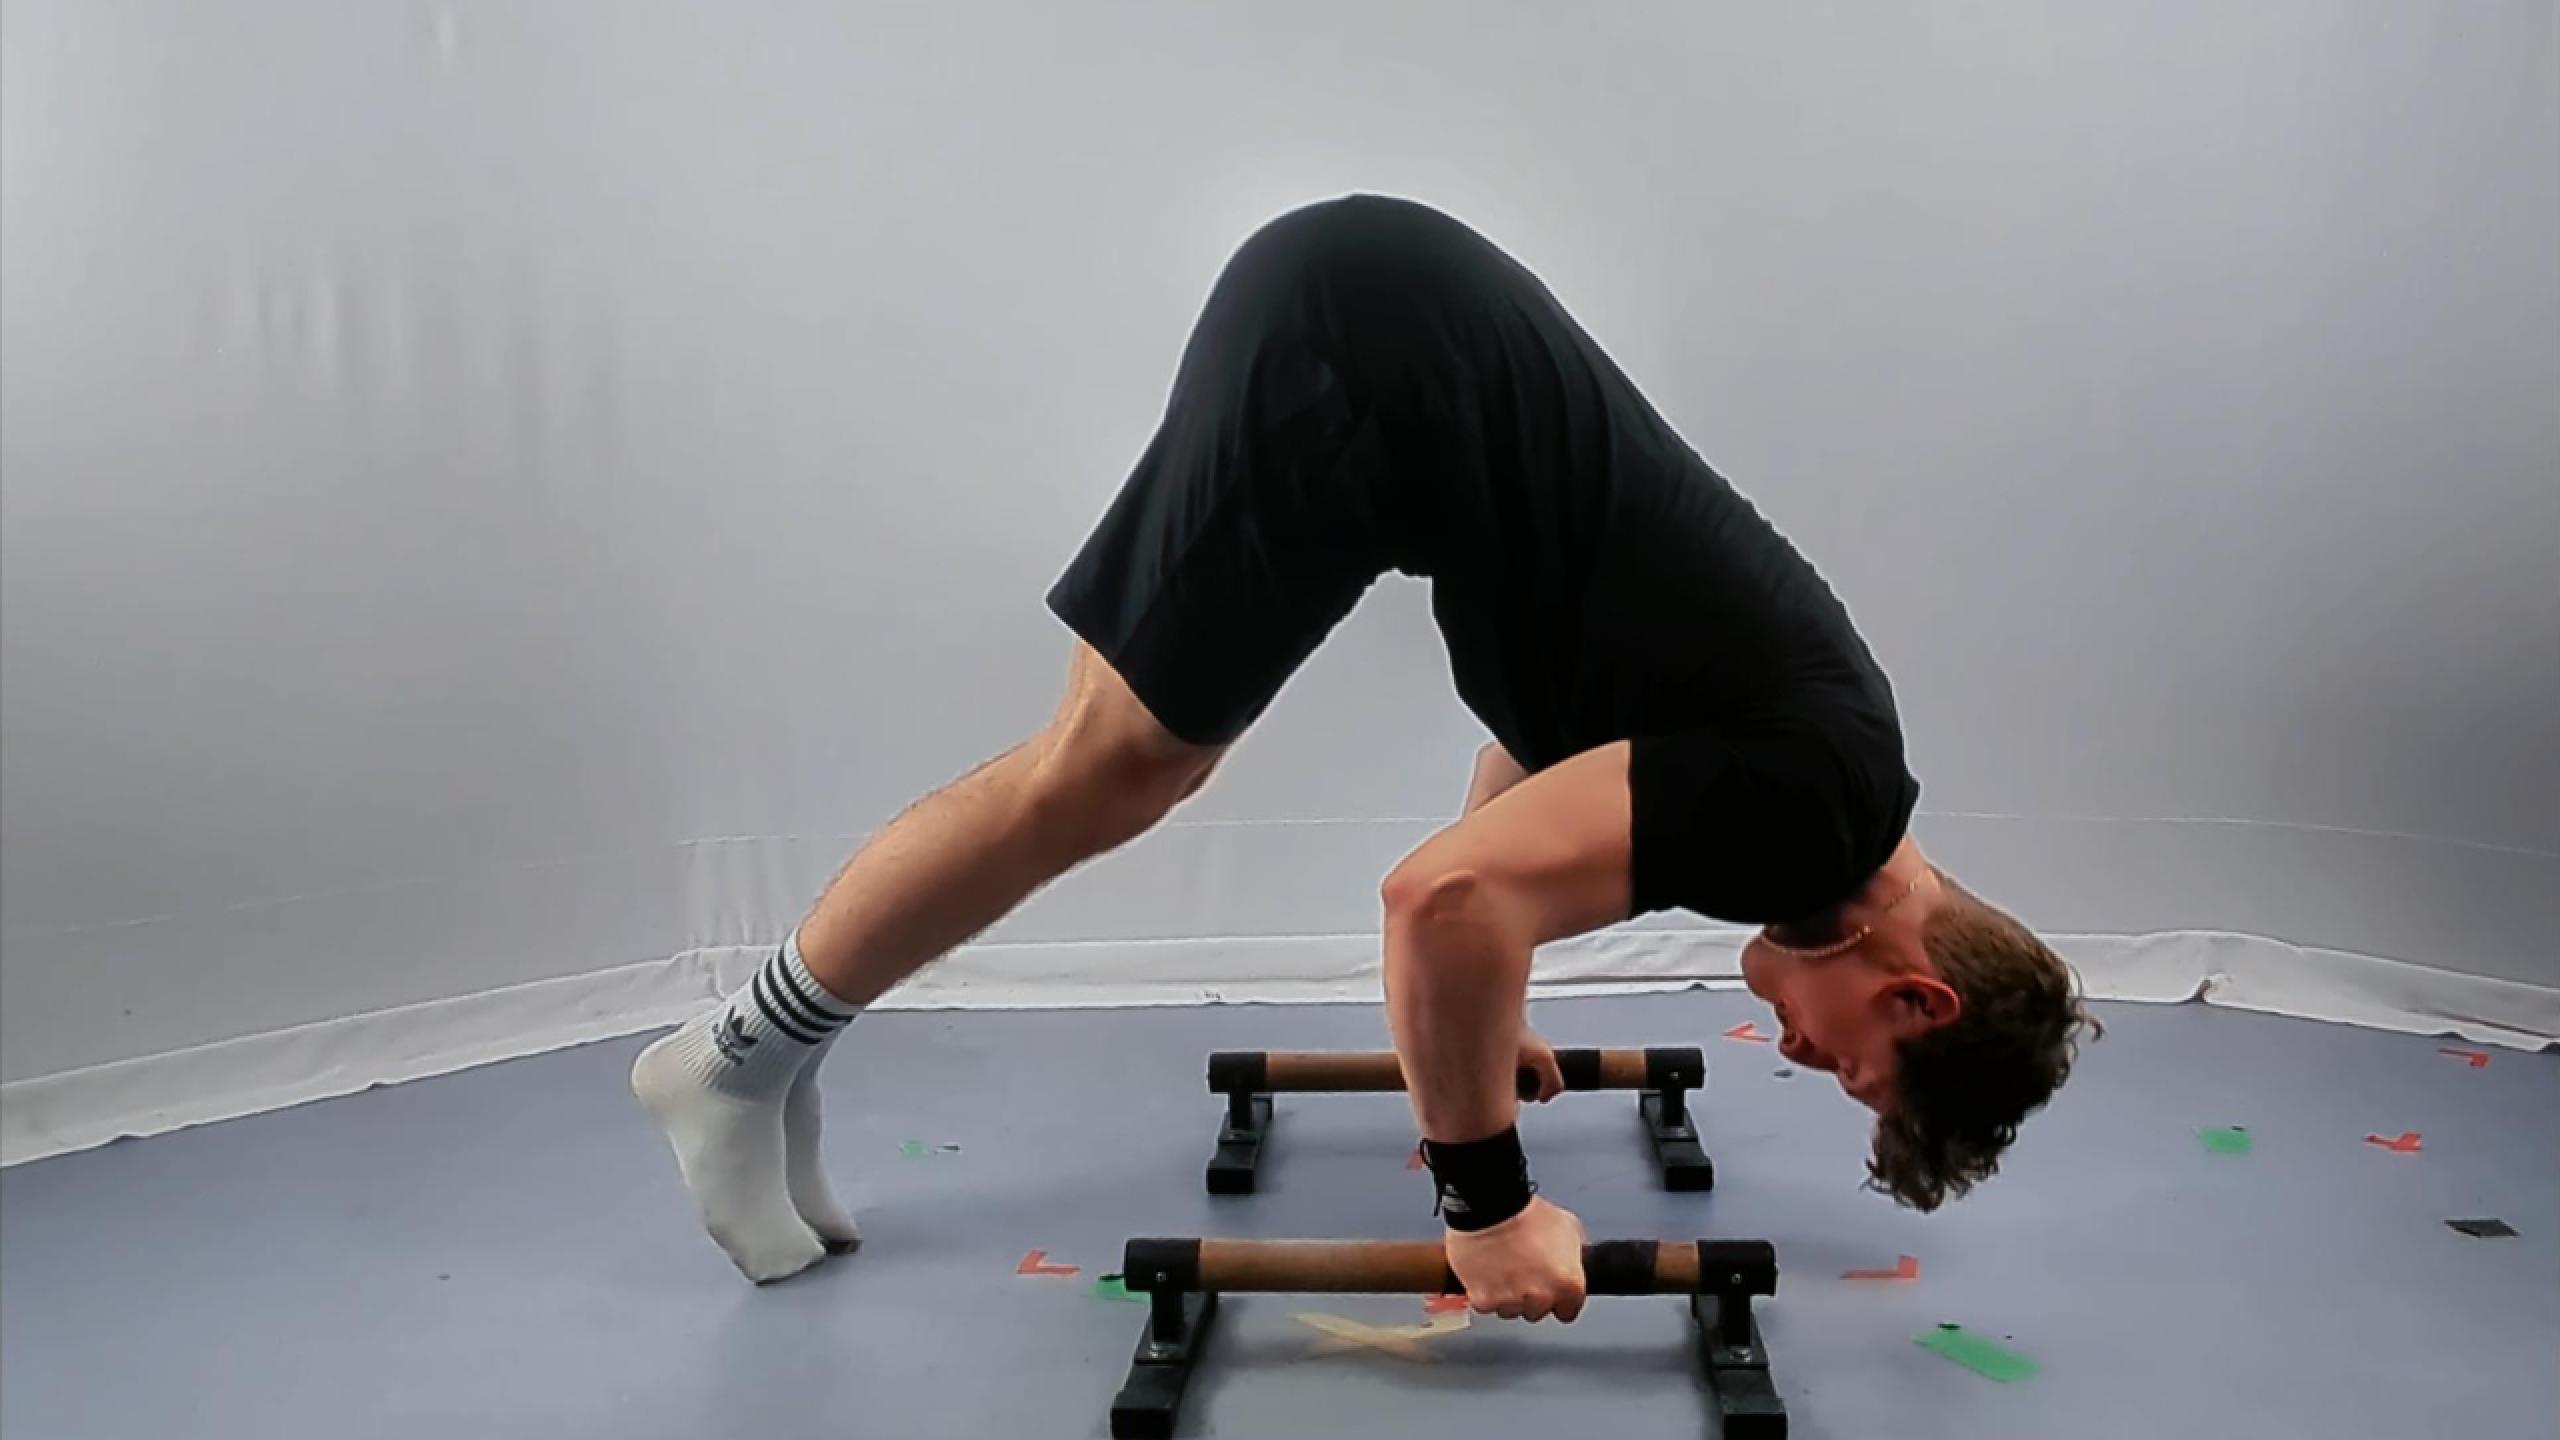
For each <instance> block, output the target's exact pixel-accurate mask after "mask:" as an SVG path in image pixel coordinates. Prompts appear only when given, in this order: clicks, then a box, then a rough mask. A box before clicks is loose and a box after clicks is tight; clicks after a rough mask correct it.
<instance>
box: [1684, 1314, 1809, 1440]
mask: <svg viewBox="0 0 2560 1440" xmlns="http://www.w3.org/2000/svg"><path fill="white" fill-rule="evenodd" d="M1727 1307H1731V1308H1730V1309H1729V1310H1728V1308H1727ZM1689 1314H1690V1316H1691V1317H1692V1318H1694V1319H1695V1320H1696V1321H1697V1322H1698V1363H1699V1365H1700V1367H1701V1368H1703V1369H1704V1370H1705V1372H1706V1380H1707V1393H1708V1395H1709V1397H1710V1402H1711V1403H1712V1404H1713V1405H1714V1407H1715V1410H1716V1413H1717V1414H1719V1415H1721V1416H1723V1417H1724V1427H1723V1429H1722V1430H1721V1431H1719V1432H1718V1433H1720V1434H1722V1435H1723V1436H1724V1440H1787V1406H1786V1402H1785V1401H1783V1400H1781V1399H1779V1398H1778V1387H1777V1386H1776V1385H1775V1384H1774V1383H1772V1382H1771V1381H1770V1379H1769V1350H1768V1347H1767V1346H1765V1345H1763V1344H1761V1343H1760V1322H1759V1320H1758V1319H1757V1318H1756V1317H1755V1316H1753V1315H1752V1313H1751V1301H1750V1300H1749V1299H1748V1298H1747V1297H1744V1296H1740V1295H1732V1294H1726V1295H1692V1296H1690V1297H1689ZM1728 1316H1731V1317H1732V1318H1734V1319H1736V1320H1738V1321H1739V1322H1740V1324H1739V1326H1738V1327H1736V1328H1738V1329H1739V1330H1740V1332H1741V1333H1740V1334H1739V1335H1738V1336H1735V1335H1728V1334H1727V1333H1726V1329H1727V1327H1726V1324H1725V1321H1726V1319H1727V1317H1728Z"/></svg>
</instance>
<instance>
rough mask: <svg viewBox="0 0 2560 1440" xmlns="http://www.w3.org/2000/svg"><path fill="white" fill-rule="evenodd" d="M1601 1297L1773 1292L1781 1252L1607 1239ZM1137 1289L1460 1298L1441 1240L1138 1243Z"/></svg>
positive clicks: (1588, 1257) (1596, 1287) (1594, 1261)
mask: <svg viewBox="0 0 2560 1440" xmlns="http://www.w3.org/2000/svg"><path fill="white" fill-rule="evenodd" d="M1582 1272H1583V1280H1584V1284H1585V1287H1586V1289H1587V1290H1588V1292H1589V1293H1591V1294H1593V1295H1690V1294H1696V1293H1699V1292H1700V1291H1702V1290H1711V1289H1721V1288H1727V1287H1730V1288H1734V1289H1740V1290H1744V1291H1747V1292H1749V1293H1752V1294H1760V1295H1766V1294H1771V1293H1773V1292H1774V1291H1775V1289H1776V1287H1777V1274H1778V1262H1777V1253H1776V1251H1775V1250H1773V1249H1772V1248H1771V1247H1770V1246H1769V1244H1768V1242H1766V1241H1762V1240H1724V1241H1717V1240H1694V1241H1693V1240H1604V1241H1601V1242H1599V1243H1597V1244H1592V1245H1586V1246H1584V1247H1583V1249H1582ZM1122 1273H1123V1274H1124V1275H1125V1276H1126V1277H1127V1284H1128V1286H1129V1288H1130V1289H1132V1290H1140V1291H1150V1292H1152V1291H1157V1290H1168V1291H1178V1292H1187V1291H1197V1290H1206V1291H1217V1292H1221V1293H1246V1294H1277V1295H1302V1294H1356V1295H1454V1294H1457V1293H1459V1285H1458V1280H1457V1277H1456V1276H1455V1275H1453V1274H1451V1273H1450V1270H1449V1260H1448V1254H1447V1252H1446V1251H1445V1250H1443V1249H1442V1248H1441V1245H1440V1242H1438V1241H1436V1240H1132V1241H1130V1242H1129V1247H1128V1251H1127V1254H1126V1256H1125V1258H1124V1260H1123V1262H1122Z"/></svg>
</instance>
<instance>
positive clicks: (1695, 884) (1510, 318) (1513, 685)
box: [1321, 197, 1919, 924]
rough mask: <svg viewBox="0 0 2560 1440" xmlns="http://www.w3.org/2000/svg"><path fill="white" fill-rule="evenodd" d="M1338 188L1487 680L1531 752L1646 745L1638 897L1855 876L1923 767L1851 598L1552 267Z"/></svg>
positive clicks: (1373, 349) (1384, 365) (1388, 418)
mask: <svg viewBox="0 0 2560 1440" xmlns="http://www.w3.org/2000/svg"><path fill="white" fill-rule="evenodd" d="M1333 208H1334V209H1335V210H1336V211H1337V213H1336V214H1335V215H1334V216H1333V217H1332V218H1331V220H1330V221H1329V224H1328V228H1327V239H1328V243H1327V244H1326V246H1325V248H1326V250H1327V251H1328V252H1329V255H1330V258H1329V259H1328V261H1327V262H1326V267H1325V270H1324V277H1325V278H1324V283H1323V286H1322V288H1323V290H1324V304H1323V305H1322V307H1321V308H1322V310H1323V311H1324V312H1325V315H1326V319H1327V323H1328V325H1329V328H1332V329H1333V330H1334V331H1335V335H1334V337H1332V338H1335V339H1337V340H1338V342H1339V344H1338V348H1335V354H1336V356H1337V357H1338V361H1339V363H1340V364H1341V365H1342V367H1343V368H1344V369H1345V371H1346V372H1348V373H1347V375H1346V378H1347V379H1350V380H1352V381H1353V382H1355V383H1356V384H1357V386H1358V387H1359V388H1360V389H1361V390H1362V391H1363V392H1364V393H1365V394H1367V395H1368V396H1370V397H1372V398H1373V399H1374V400H1375V402H1376V405H1377V413H1378V416H1379V419H1380V423H1381V426H1382V428H1383V430H1384V432H1385V435H1386V438H1387V444H1388V448H1389V450H1390V452H1391V455H1392V459H1393V463H1392V465H1391V466H1390V467H1389V469H1390V471H1391V473H1392V477H1393V478H1392V479H1391V480H1390V481H1388V482H1385V483H1389V484H1391V485H1392V486H1393V487H1394V489H1395V491H1396V492H1397V493H1396V494H1395V495H1393V496H1390V497H1383V498H1382V509H1384V510H1385V511H1387V512H1389V513H1390V514H1392V515H1393V516H1394V517H1395V523H1396V525H1397V526H1398V528H1399V529H1400V530H1401V532H1402V540H1401V544H1400V546H1399V548H1400V549H1401V550H1402V551H1403V553H1404V554H1405V555H1406V556H1407V557H1408V560H1407V562H1406V563H1404V564H1403V565H1402V568H1405V569H1408V570H1410V571H1412V572H1413V573H1417V574H1427V575H1428V576H1429V577H1430V578H1431V582H1432V591H1433V596H1432V608H1433V613H1434V615H1435V616H1436V618H1437V620H1438V623H1439V627H1440V631H1441V634H1442V636H1443V637H1444V638H1445V640H1446V642H1447V644H1448V648H1449V656H1450V661H1451V665H1452V669H1453V671H1454V674H1455V678H1456V683H1457V687H1458V692H1459V695H1460V696H1461V698H1462V699H1464V701H1465V702H1466V704H1467V705H1468V707H1469V708H1470V709H1471V710H1473V711H1474V712H1475V714H1476V715H1477V716H1478V717H1479V718H1481V719H1482V720H1483V721H1484V723H1485V725H1486V727H1487V728H1488V729H1490V730H1491V731H1492V732H1493V734H1494V736H1495V737H1496V738H1498V739H1499V740H1500V741H1501V742H1502V744H1503V746H1504V747H1505V748H1506V749H1508V750H1509V751H1510V752H1511V753H1512V755H1513V756H1515V757H1516V758H1518V759H1519V761H1520V762H1521V764H1522V765H1524V766H1526V767H1527V768H1528V769H1530V770H1531V771H1536V770H1540V769H1544V768H1546V767H1547V766H1550V765H1553V764H1555V763H1556V762H1558V761H1560V760H1563V759H1565V758H1566V757H1568V756H1571V755H1575V754H1578V753H1580V752H1582V751H1585V750H1588V749H1591V748H1593V747H1595V746H1599V745H1603V744H1607V743H1610V742H1612V741H1617V740H1628V741H1630V742H1632V743H1631V751H1632V759H1631V762H1630V776H1629V784H1630V787H1631V796H1630V798H1631V801H1632V805H1633V812H1634V834H1633V837H1632V839H1633V854H1634V861H1633V864H1634V898H1635V909H1636V911H1637V912H1638V913H1643V912H1647V911H1654V910H1663V909H1670V908H1674V907H1678V908H1683V909H1689V910H1694V911H1697V912H1699V913H1702V914H1705V915H1709V916H1713V917H1716V918H1719V919H1725V920H1732V921H1738V922H1744V923H1750V924H1767V923H1777V922H1783V921H1789V920H1801V919H1805V918H1807V917H1809V916H1812V915H1815V914H1818V913H1820V912H1822V911H1824V910H1827V909H1829V908H1831V907H1832V906H1835V905H1837V904H1839V903H1840V902H1841V901H1843V900H1844V899H1846V898H1848V897H1849V895H1851V894H1852V893H1853V892H1854V891H1855V890H1856V888H1857V887H1858V886H1859V885H1860V884H1861V883H1863V882H1864V881H1865V880H1866V879H1867V878H1868V877H1869V876H1871V875H1872V874H1873V873H1874V872H1875V871H1876V869H1877V868H1878V867H1879V866H1881V865H1882V864H1883V863H1884V860H1885V858H1886V856H1888V855H1889V854H1890V853H1891V852H1892V850H1893V848H1894V846H1895V845H1896V844H1897V843H1899V842H1900V840H1901V838H1902V835H1903V832H1904V828H1905V826H1906V825H1907V824H1908V823H1909V820H1910V817H1911V812H1912V808H1913V806H1914V805H1915V804H1916V803H1917V800H1918V798H1919V784H1918V782H1917V781H1916V780H1914V779H1913V778H1912V776H1911V774H1910V772H1909V770H1908V768H1907V767H1906V765H1905V763H1904V757H1903V744H1902V733H1901V726H1900V722H1899V720H1898V718H1897V716H1896V714H1895V708H1894V699H1893V692H1892V688H1891V686H1890V684H1889V683H1888V682H1887V680H1886V677H1885V674H1884V671H1883V670H1882V668H1881V667H1880V666H1878V665H1877V663H1876V661H1875V659H1874V657H1873V656H1872V655H1871V654H1870V653H1869V652H1868V649H1867V646H1866V644H1865V642H1864V641H1863V640H1861V639H1860V637H1859V635H1858V633H1857V630H1856V628H1855V627H1854V626H1853V625H1852V624H1851V622H1850V618H1849V615H1848V612H1847V610H1846V609H1845V608H1844V607H1843V606H1842V604H1841V603H1840V601H1839V599H1838V598H1837V597H1836V596H1835V595H1834V594H1833V593H1832V591H1831V589H1830V587H1829V586H1828V585H1827V584H1826V583H1825V582H1824V581H1823V579H1822V577H1821V576H1820V575H1819V574H1818V573H1817V572H1816V571H1815V569H1814V567H1813V566H1812V565H1811V564H1810V563H1809V562H1808V561H1807V560H1806V559H1805V558H1804V557H1803V556H1802V555H1801V554H1799V553H1798V552H1797V551H1796V549H1795V547H1794V546H1793V545H1791V544H1789V543H1788V541H1787V540H1786V538H1785V537H1784V536H1782V535H1780V534H1779V533H1778V531H1777V530H1776V528H1775V527H1774V526H1772V525H1771V524H1770V523H1769V521H1768V520H1767V519H1766V518H1764V517H1763V516H1762V515H1761V514H1760V512H1759V511H1758V510H1757V509H1755V508H1754V507H1753V506H1752V504H1751V503H1750V502H1749V501H1748V500H1746V499H1744V498H1743V497H1742V496H1741V495H1740V494H1738V493H1736V491H1735V490H1734V489H1733V487H1732V486H1731V485H1730V484H1728V483H1727V482H1726V481H1725V479H1724V478H1723V477H1722V476H1720V475H1718V474H1717V473H1716V472H1715V471H1714V470H1713V469H1711V468H1710V467H1709V466H1708V465H1707V463H1706V462H1705V461H1704V460H1702V459H1700V458H1699V456H1698V455H1697V454H1696V452H1695V451H1693V450H1692V449H1691V448H1690V447H1689V446H1688V445H1687V444H1686V443H1685V442H1683V441H1682V440H1681V438H1680V437H1679V436H1678V435H1677V434H1676V433H1674V432H1673V430H1672V428H1671V426H1670V425H1669V424H1668V423H1667V422H1665V421H1664V420H1663V419H1662V418H1661V417H1660V416H1659V415H1658V414H1656V413H1655V411H1654V409H1653V407H1652V406H1651V405H1650V404H1649V403H1648V402H1647V401H1646V400H1645V399H1644V397H1643V396H1642V395H1641V394H1640V393H1638V391H1637V389H1636V387H1635V385H1634V384H1633V383H1632V382H1631V381H1629V380H1628V378H1627V377H1626V376H1625V375H1624V374H1622V373H1620V371H1619V370H1618V368H1617V366H1616V365H1615V364H1613V363H1612V362H1611V361H1610V359H1609V357H1608V356H1607V355H1606V354H1604V353H1602V351H1601V349H1600V347H1599V345H1598V344H1597V343H1596V342H1595V341H1593V340H1592V339H1591V337H1590V336H1589V335H1587V334H1585V333H1584V332H1583V330H1582V329H1581V327H1580V326H1579V325H1577V324H1576V323H1575V322H1574V320H1573V319H1572V318H1571V317H1570V316H1569V315H1567V314H1566V313H1565V310H1564V308H1563V306H1562V305H1560V304H1559V303H1557V301H1556V300H1555V298H1554V297H1553V296H1552V295H1550V294H1549V293H1548V292H1547V290H1546V288H1545V286H1544V285H1542V284H1541V283H1540V282H1539V281H1538V280H1537V279H1536V277H1534V276H1533V275H1531V274H1530V273H1529V272H1528V271H1527V270H1526V269H1525V268H1523V267H1522V266H1520V265H1519V264H1518V263H1517V262H1515V261H1513V260H1512V259H1510V258H1509V257H1508V256H1506V255H1505V254H1503V253H1502V252H1501V251H1500V250H1499V249H1497V248H1495V247H1494V246H1493V245H1492V244H1491V243H1490V242H1489V241H1487V240H1486V239H1484V238H1483V237H1482V236H1480V235H1477V234H1476V233H1475V232H1473V231H1472V230H1469V229H1468V228H1466V227H1465V226H1463V225H1461V224H1459V223H1458V222H1457V221H1455V220H1453V219H1450V218H1449V217H1447V216H1444V215H1441V214H1439V213H1437V212H1435V211H1432V210H1429V209H1427V208H1424V207H1422V206H1418V205H1412V204H1408V203H1405V202H1401V201H1392V200H1383V199H1376V198H1371V197H1358V198H1354V199H1350V200H1345V201H1338V202H1334V206H1333Z"/></svg>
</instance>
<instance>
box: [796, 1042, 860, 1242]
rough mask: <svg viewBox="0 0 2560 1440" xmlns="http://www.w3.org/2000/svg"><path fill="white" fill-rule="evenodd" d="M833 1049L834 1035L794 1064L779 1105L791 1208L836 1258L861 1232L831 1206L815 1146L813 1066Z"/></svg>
mask: <svg viewBox="0 0 2560 1440" xmlns="http://www.w3.org/2000/svg"><path fill="white" fill-rule="evenodd" d="M835 1047H836V1041H835V1037H834V1036H832V1035H830V1036H828V1037H827V1040H826V1043H824V1044H822V1045H820V1046H819V1047H818V1048H817V1049H816V1050H814V1051H812V1052H810V1055H809V1058H808V1059H806V1060H804V1061H802V1062H800V1073H799V1074H798V1075H797V1076H795V1077H793V1079H792V1081H791V1093H790V1095H789V1096H788V1097H786V1098H785V1099H784V1100H783V1102H782V1168H783V1176H784V1179H785V1181H786V1183H787V1185H788V1187H789V1189H790V1191H791V1207H792V1208H793V1209H795V1210H797V1211H799V1212H800V1218H801V1220H803V1221H804V1222H806V1223H807V1224H808V1226H809V1228H810V1229H811V1230H814V1231H816V1232H817V1234H818V1239H819V1240H820V1241H821V1242H822V1243H824V1244H825V1245H826V1247H827V1248H828V1249H829V1250H831V1251H834V1252H835V1253H837V1254H839V1255H841V1254H844V1253H845V1252H846V1251H849V1250H853V1249H856V1248H859V1247H860V1246H861V1244H862V1232H861V1231H860V1230H857V1229H855V1228H854V1224H853V1216H851V1215H850V1214H848V1213H846V1211H845V1208H844V1207H843V1206H842V1205H839V1204H837V1203H836V1192H835V1190H834V1189H833V1188H832V1187H830V1186H829V1185H828V1184H827V1171H826V1165H825V1161H824V1156H823V1155H822V1153H821V1147H820V1143H819V1129H820V1124H821V1120H820V1113H819V1106H818V1066H819V1065H820V1064H821V1063H822V1062H824V1061H825V1059H826V1058H827V1052H828V1051H830V1050H833V1049H834V1048H835Z"/></svg>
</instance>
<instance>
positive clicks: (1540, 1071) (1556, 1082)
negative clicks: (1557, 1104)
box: [1520, 1025, 1564, 1105]
mask: <svg viewBox="0 0 2560 1440" xmlns="http://www.w3.org/2000/svg"><path fill="white" fill-rule="evenodd" d="M1520 1068H1521V1069H1523V1070H1526V1071H1528V1072H1529V1073H1530V1074H1532V1075H1535V1076H1536V1077H1538V1088H1537V1089H1536V1090H1533V1091H1531V1092H1530V1093H1528V1094H1527V1095H1524V1096H1522V1097H1521V1098H1522V1099H1524V1100H1535V1101H1537V1102H1538V1103H1539V1104H1541V1105H1544V1104H1546V1103H1547V1102H1548V1101H1550V1100H1553V1099H1554V1098H1556V1097H1557V1096H1559V1095H1561V1094H1563V1093H1564V1071H1563V1070H1562V1069H1561V1068H1559V1067H1558V1066H1557V1064H1556V1047H1554V1046H1553V1045H1550V1044H1548V1043H1547V1042H1546V1041H1544V1040H1541V1039H1539V1038H1538V1032H1536V1031H1534V1030H1532V1029H1530V1028H1529V1027H1528V1026H1526V1025H1523V1026H1521V1027H1520Z"/></svg>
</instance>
